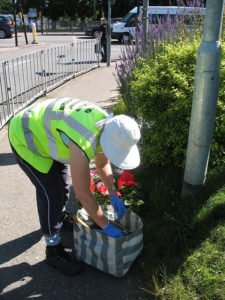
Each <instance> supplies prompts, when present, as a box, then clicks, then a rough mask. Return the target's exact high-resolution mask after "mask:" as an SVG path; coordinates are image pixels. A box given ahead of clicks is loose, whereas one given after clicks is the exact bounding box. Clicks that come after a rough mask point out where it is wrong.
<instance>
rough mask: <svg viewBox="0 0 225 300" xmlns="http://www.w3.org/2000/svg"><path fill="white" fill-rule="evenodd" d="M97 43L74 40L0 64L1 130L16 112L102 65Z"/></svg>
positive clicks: (93, 40) (94, 41) (92, 40)
mask: <svg viewBox="0 0 225 300" xmlns="http://www.w3.org/2000/svg"><path fill="white" fill-rule="evenodd" d="M97 43H98V40H95V39H91V40H83V41H79V40H78V41H74V42H73V43H71V44H66V45H61V46H58V47H54V48H49V49H46V50H41V51H37V52H33V53H30V54H26V55H23V56H21V57H17V58H14V59H11V60H7V61H3V62H1V63H0V97H1V98H0V129H1V128H2V127H3V126H4V125H5V124H6V123H7V121H8V120H9V119H10V118H11V117H12V116H13V115H15V113H16V112H18V111H19V110H21V109H22V108H24V107H25V106H27V105H29V104H30V103H31V102H33V101H34V100H35V99H37V98H39V97H40V96H43V95H45V94H46V93H48V92H50V91H51V90H53V89H54V88H56V87H58V86H60V85H61V84H63V83H65V82H66V81H68V80H69V79H71V78H74V77H75V76H77V75H80V74H82V73H85V72H87V71H90V70H92V69H94V68H97V67H99V66H100V63H99V53H95V52H96V51H95V48H96V47H95V45H96V44H97Z"/></svg>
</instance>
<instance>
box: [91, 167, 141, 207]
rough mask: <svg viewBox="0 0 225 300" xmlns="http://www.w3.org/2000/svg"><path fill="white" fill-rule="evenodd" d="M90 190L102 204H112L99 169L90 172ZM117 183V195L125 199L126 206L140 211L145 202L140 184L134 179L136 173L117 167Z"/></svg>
mask: <svg viewBox="0 0 225 300" xmlns="http://www.w3.org/2000/svg"><path fill="white" fill-rule="evenodd" d="M90 176H91V182H90V190H91V192H92V194H93V195H94V197H95V199H96V200H97V201H98V202H99V204H100V205H104V204H110V201H109V194H108V190H107V188H106V187H105V185H104V183H103V182H102V181H101V179H100V177H99V175H98V171H97V170H94V171H91V172H90ZM115 185H116V187H117V195H118V196H119V197H120V199H122V200H123V201H124V204H125V206H126V207H127V208H128V209H130V210H132V211H135V212H138V208H139V206H140V205H142V204H144V201H143V200H142V199H143V195H142V191H141V187H140V185H139V184H138V183H137V182H135V181H134V175H133V174H132V173H130V172H128V171H124V170H120V169H117V170H116V171H115Z"/></svg>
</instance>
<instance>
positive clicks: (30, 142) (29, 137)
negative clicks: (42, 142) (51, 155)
mask: <svg viewBox="0 0 225 300" xmlns="http://www.w3.org/2000/svg"><path fill="white" fill-rule="evenodd" d="M34 106H35V105H32V106H30V107H29V108H28V109H27V110H25V112H24V113H23V116H22V126H23V132H24V138H25V140H26V143H27V147H28V148H29V149H30V150H31V151H32V152H34V153H36V154H37V155H40V156H42V157H43V155H42V154H41V153H40V152H39V151H38V149H37V147H36V145H35V144H34V137H33V132H32V131H31V130H30V129H29V115H30V113H31V111H32V109H33V107H34Z"/></svg>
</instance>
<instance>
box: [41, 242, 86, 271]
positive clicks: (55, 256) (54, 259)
mask: <svg viewBox="0 0 225 300" xmlns="http://www.w3.org/2000/svg"><path fill="white" fill-rule="evenodd" d="M45 253H46V262H47V264H49V265H51V266H52V267H55V268H57V269H58V270H59V271H61V272H62V273H64V274H66V275H70V276H75V275H78V274H79V273H80V271H81V270H82V266H83V265H82V262H80V261H78V260H76V259H75V258H73V257H72V255H71V254H70V253H69V252H66V251H65V248H64V247H63V246H62V244H59V245H57V246H47V247H46V252H45Z"/></svg>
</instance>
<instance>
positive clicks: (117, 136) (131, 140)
mask: <svg viewBox="0 0 225 300" xmlns="http://www.w3.org/2000/svg"><path fill="white" fill-rule="evenodd" d="M107 119H108V120H107V122H106V124H105V125H104V129H103V132H102V134H101V137H100V144H101V147H102V151H103V152H104V154H105V156H106V157H107V158H108V159H109V160H110V161H111V162H112V163H113V164H114V165H115V166H116V167H118V168H121V169H124V170H130V169H134V168H136V167H138V166H139V164H140V154H139V150H138V147H137V143H138V141H139V139H140V137H141V134H140V130H139V127H138V124H137V123H136V121H135V120H133V119H132V118H130V117H128V116H125V115H118V116H115V117H111V118H107Z"/></svg>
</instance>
